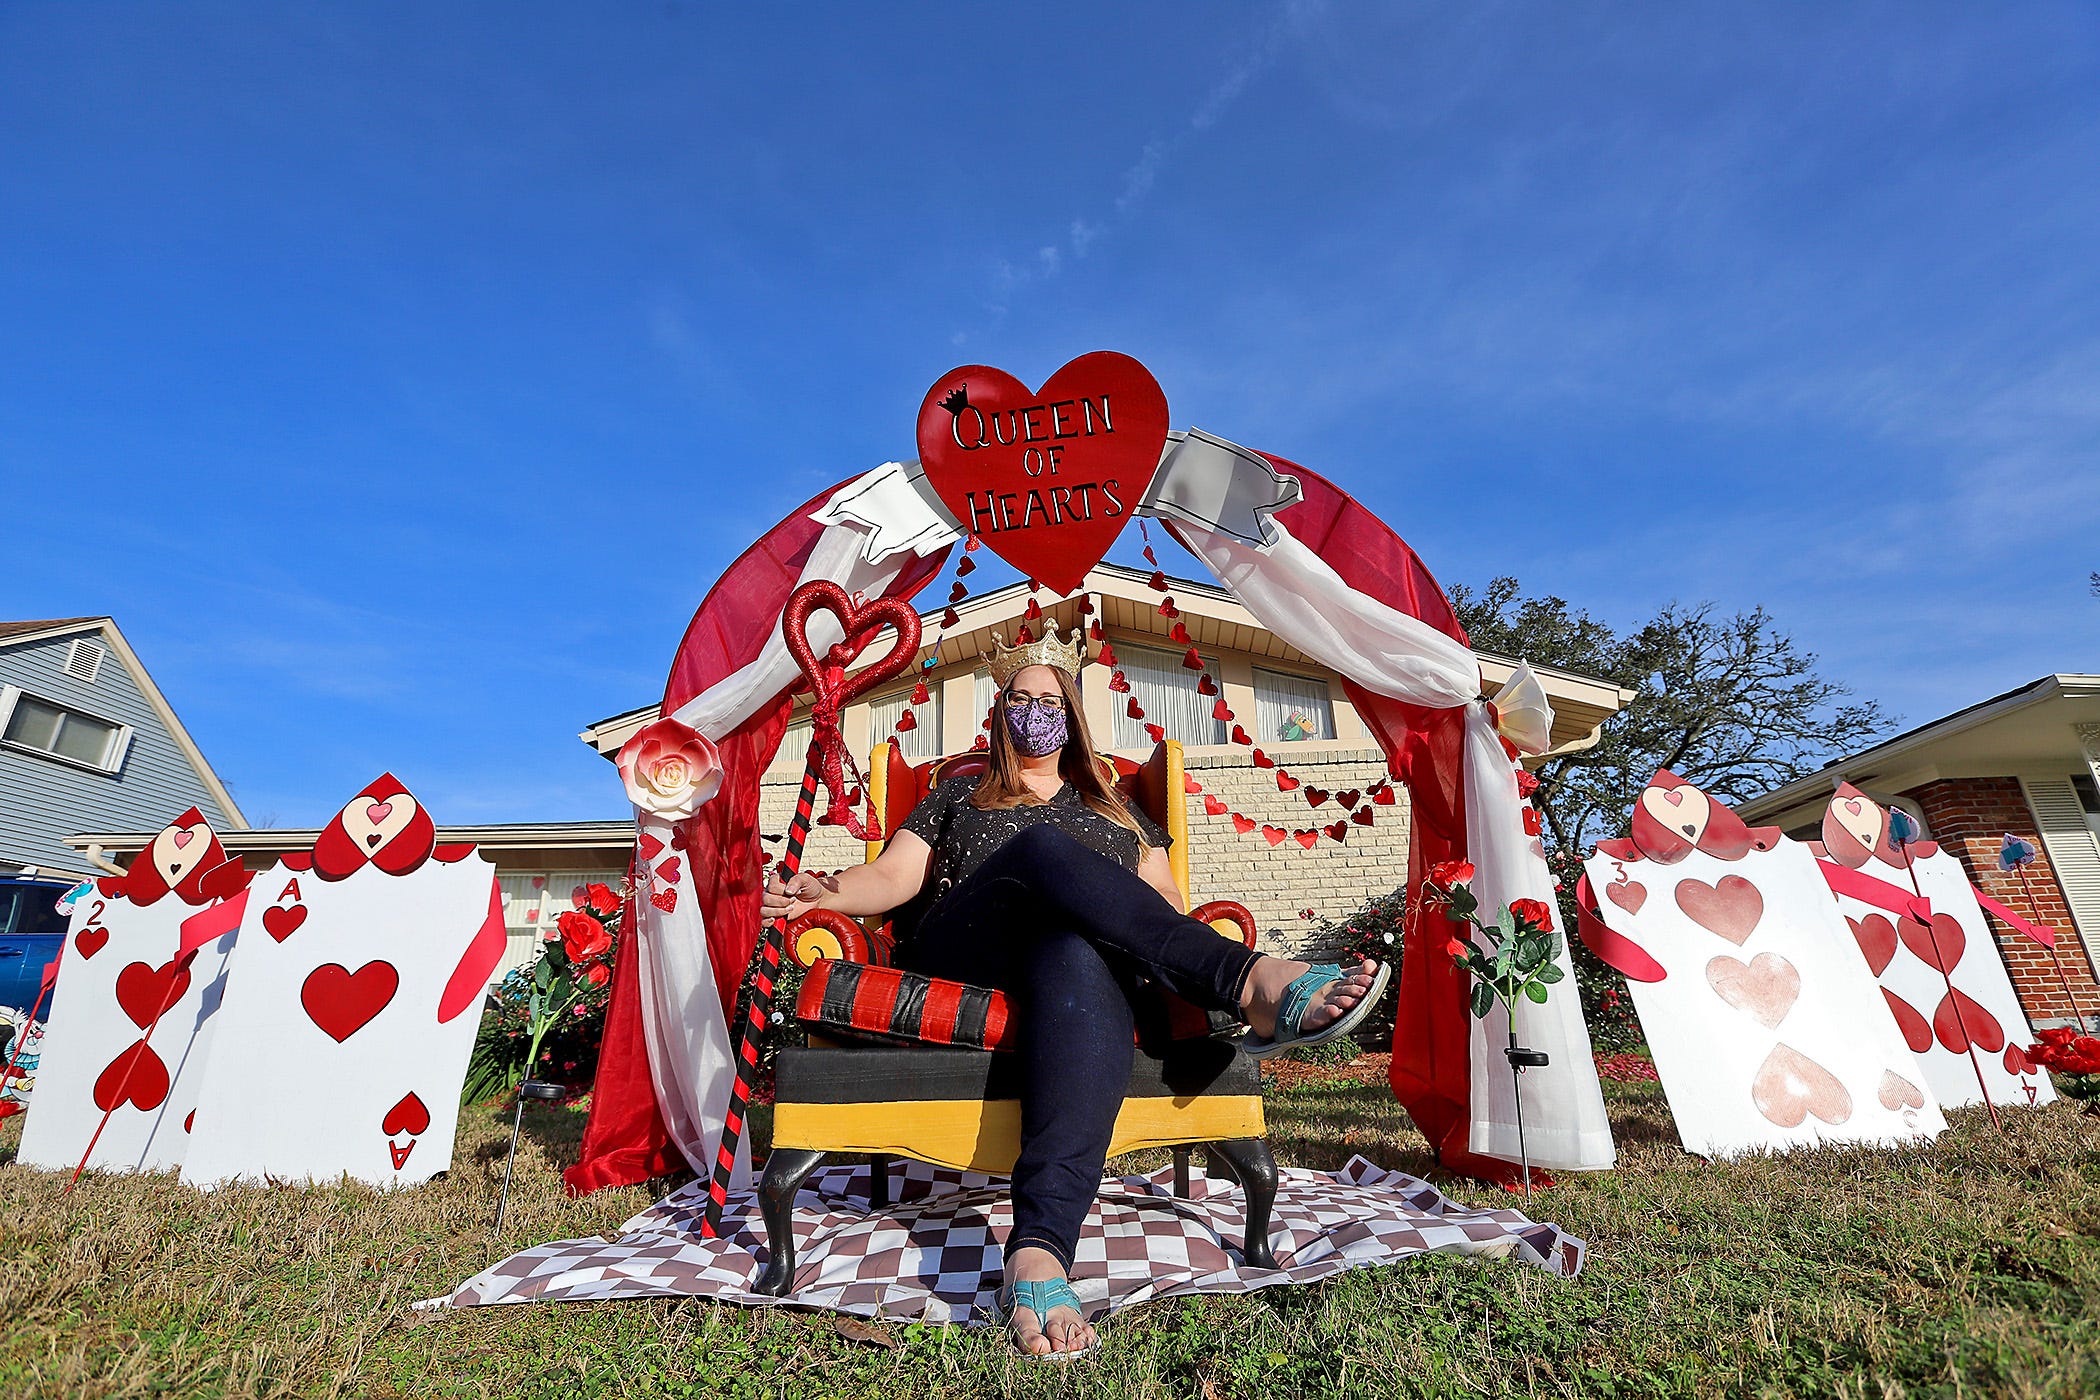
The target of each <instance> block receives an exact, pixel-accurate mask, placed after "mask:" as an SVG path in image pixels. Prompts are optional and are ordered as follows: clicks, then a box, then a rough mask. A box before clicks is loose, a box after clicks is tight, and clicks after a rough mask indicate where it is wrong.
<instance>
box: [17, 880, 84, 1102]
mask: <svg viewBox="0 0 2100 1400" xmlns="http://www.w3.org/2000/svg"><path fill="white" fill-rule="evenodd" d="M72 887H73V886H72V882H71V881H54V880H48V879H42V878H39V877H37V876H33V875H0V1070H4V1069H5V1067H6V1065H7V1062H8V1060H9V1059H10V1058H11V1057H13V1056H14V1054H15V1052H16V1050H17V1048H18V1047H17V1046H16V1045H15V1044H14V1040H15V1037H16V1036H18V1035H31V1034H32V1029H31V1021H30V1015H31V1010H32V1008H35V1007H36V1001H37V992H38V990H39V989H40V988H41V987H42V985H43V981H44V968H45V967H46V965H48V964H49V963H50V961H51V960H52V959H53V958H55V957H57V956H58V950H59V948H60V946H61V945H63V944H64V942H65V938H66V916H65V915H64V914H61V913H59V912H58V901H59V899H60V897H61V896H63V895H64V894H65V892H66V891H67V890H69V889H71V888H72ZM49 1014H50V1008H49V1007H44V1008H42V1009H41V1010H40V1011H39V1013H38V1014H37V1020H38V1021H41V1020H42V1019H43V1017H44V1016H46V1015H49ZM33 1044H34V1038H32V1040H31V1041H30V1042H27V1043H25V1046H23V1047H21V1048H23V1049H25V1050H26V1051H27V1053H25V1054H24V1055H23V1056H22V1064H21V1065H18V1066H17V1069H18V1070H19V1071H21V1074H27V1073H29V1072H30V1069H33V1066H31V1063H30V1057H31V1055H33V1054H34V1051H33V1050H32V1049H29V1046H31V1045H33ZM24 1066H30V1069H25V1068H23V1067H24ZM25 1087H26V1086H25V1085H24V1084H23V1083H21V1082H20V1075H18V1076H17V1079H16V1080H13V1081H10V1082H8V1083H5V1084H0V1100H7V1099H19V1098H24V1097H27V1095H26V1093H20V1092H18V1091H19V1090H22V1089H24V1088H25Z"/></svg>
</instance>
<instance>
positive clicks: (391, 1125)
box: [379, 1093, 430, 1137]
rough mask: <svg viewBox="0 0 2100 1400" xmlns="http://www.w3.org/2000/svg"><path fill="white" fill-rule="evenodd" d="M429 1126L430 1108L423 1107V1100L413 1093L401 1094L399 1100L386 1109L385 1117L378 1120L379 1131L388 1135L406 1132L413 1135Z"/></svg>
mask: <svg viewBox="0 0 2100 1400" xmlns="http://www.w3.org/2000/svg"><path fill="white" fill-rule="evenodd" d="M429 1127H430V1110H429V1109H427V1108H425V1107H423V1101H422V1100H421V1099H419V1098H417V1097H416V1096H415V1094H413V1093H407V1094H403V1095H402V1096H401V1101H400V1102H399V1103H397V1104H395V1105H394V1106H393V1107H392V1108H390V1109H388V1110H387V1111H386V1117H384V1118H382V1119H380V1120H379V1131H380V1132H382V1133H385V1134H386V1135H387V1136H388V1137H392V1136H394V1134H396V1133H406V1134H408V1135H409V1136H410V1137H414V1136H415V1135H416V1134H418V1133H420V1132H423V1131H425V1130H427V1129H428V1128H429Z"/></svg>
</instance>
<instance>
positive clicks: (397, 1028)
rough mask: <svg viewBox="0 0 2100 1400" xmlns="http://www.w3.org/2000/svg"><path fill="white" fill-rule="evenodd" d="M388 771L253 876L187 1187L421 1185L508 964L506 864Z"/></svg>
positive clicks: (432, 1167)
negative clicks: (435, 820)
mask: <svg viewBox="0 0 2100 1400" xmlns="http://www.w3.org/2000/svg"><path fill="white" fill-rule="evenodd" d="M435 843H436V828H435V827H434V826H433V825H432V824H431V820H430V817H429V815H428V814H427V813H426V812H425V811H424V810H423V808H422V806H421V805H420V804H419V803H418V802H417V801H416V799H415V798H414V797H413V796H411V795H410V794H409V793H408V792H407V791H406V790H405V789H404V788H403V787H402V786H401V784H400V783H399V782H398V781H396V780H395V779H394V777H393V776H392V775H391V774H388V775H386V776H384V777H382V778H380V779H379V780H378V781H377V782H375V783H373V784H372V785H371V786H370V787H368V788H366V789H365V790H364V791H363V792H362V793H360V794H358V795H357V796H356V797H355V798H352V799H351V801H350V802H349V804H348V805H347V806H345V807H344V808H343V810H342V811H341V812H340V813H338V814H337V815H336V817H335V819H334V820H333V821H332V822H330V823H329V825H328V828H327V829H326V830H325V831H323V832H322V833H321V836H320V838H319V839H318V840H317V841H316V842H315V843H314V848H313V850H312V852H311V853H310V854H307V855H301V856H297V857H287V858H286V859H285V860H284V861H283V862H282V863H280V864H279V865H278V866H277V867H276V868H274V869H272V870H269V871H266V872H264V873H263V874H261V875H258V876H256V877H255V883H254V886H253V888H252V889H251V890H250V893H249V900H248V907H247V910H246V913H245V916H244V918H243V920H242V924H241V932H240V947H241V952H240V955H239V956H238V957H237V958H236V959H235V962H234V965H233V968H232V972H231V976H230V978H229V979H228V985H227V990H226V1004H225V1008H224V1010H223V1011H222V1012H221V1013H220V1017H219V1020H220V1025H219V1030H218V1035H217V1038H216V1043H215V1045H214V1047H213V1053H212V1065H211V1072H210V1074H209V1075H208V1076H207V1078H206V1081H205V1085H204V1092H203V1095H202V1097H201V1098H200V1100H199V1102H198V1105H197V1116H198V1130H197V1135H196V1139H195V1141H194V1142H193V1143H192V1144H191V1148H190V1153H189V1158H188V1160H187V1161H186V1162H185V1163H184V1165H183V1173H182V1177H183V1180H184V1181H187V1182H190V1183H192V1184H195V1185H202V1186H209V1185H213V1184H215V1183H218V1182H223V1181H229V1180H234V1179H250V1180H253V1179H261V1178H264V1177H268V1178H272V1179H275V1180H279V1181H300V1180H333V1179H335V1178H337V1177H340V1176H343V1175H345V1174H348V1175H349V1176H351V1177H354V1178H356V1179H358V1180H360V1181H368V1182H372V1183H374V1184H377V1185H406V1184H410V1183H414V1182H419V1181H426V1180H428V1179H429V1178H430V1177H432V1176H434V1175H436V1174H437V1173H438V1172H441V1171H443V1170H445V1169H446V1168H447V1167H448V1166H449V1165H450V1164H451V1160H452V1143H453V1134H454V1130H455V1128H456V1127H457V1125H458V1118H459V1094H460V1087H461V1085H462V1084H463V1083H464V1081H465V1078H466V1071H467V1058H468V1055H469V1054H470V1053H471V1052H472V1049H473V1044H474V1032H475V1029H476V1027H477V1026H478V1025H479V1024H480V1013H481V1002H482V996H483V993H484V991H485V990H486V987H487V983H488V979H489V976H490V974H491V973H493V972H494V970H495V967H496V964H497V962H498V961H499V960H500V958H501V956H502V953H503V919H502V912H501V906H500V903H499V901H498V897H497V892H496V880H495V872H494V868H493V867H492V866H491V865H490V864H489V863H488V861H487V860H486V859H484V858H483V857H481V856H479V855H476V854H474V851H473V848H472V847H471V846H462V847H440V846H437V845H436V844H435Z"/></svg>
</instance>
